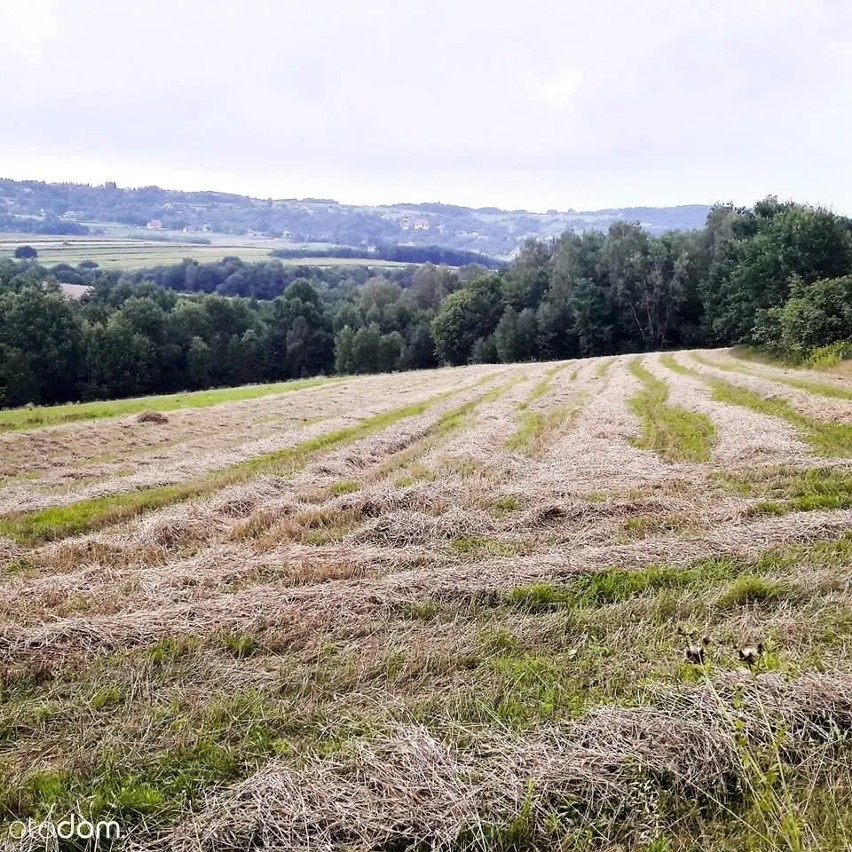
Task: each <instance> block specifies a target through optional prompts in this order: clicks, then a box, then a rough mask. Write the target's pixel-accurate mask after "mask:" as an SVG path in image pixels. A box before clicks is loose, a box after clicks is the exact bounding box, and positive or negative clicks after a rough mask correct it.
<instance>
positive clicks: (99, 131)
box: [0, 0, 852, 213]
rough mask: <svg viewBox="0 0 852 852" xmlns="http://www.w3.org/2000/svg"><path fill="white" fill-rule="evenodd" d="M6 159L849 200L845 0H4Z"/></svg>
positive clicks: (33, 164) (401, 187)
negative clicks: (769, 194)
mask: <svg viewBox="0 0 852 852" xmlns="http://www.w3.org/2000/svg"><path fill="white" fill-rule="evenodd" d="M0 127H1V128H2V131H3V132H2V139H0V176H3V177H14V178H39V179H45V180H76V181H82V182H92V183H100V182H102V181H104V180H110V179H111V180H116V181H118V183H119V185H121V186H138V185H145V184H152V183H156V184H159V185H161V186H167V187H170V188H180V189H184V188H185V189H201V188H204V189H221V190H227V191H233V192H244V193H249V194H252V195H256V196H260V197H267V196H272V197H276V198H285V197H294V196H297V197H304V196H317V197H332V198H336V199H338V200H339V201H343V202H351V203H368V204H370V203H381V202H394V201H444V202H448V203H458V204H470V205H475V206H482V205H498V206H502V207H509V208H515V207H525V208H527V209H531V210H546V209H548V208H558V209H567V208H572V207H573V208H575V209H589V208H598V207H611V206H612V207H622V206H627V205H638V204H648V205H668V204H683V203H690V202H697V203H704V202H713V201H716V200H733V201H735V202H737V203H751V202H753V201H754V200H756V199H757V198H760V197H762V196H764V195H766V194H768V193H774V194H777V195H779V196H782V197H784V198H788V197H793V198H796V199H797V200H802V201H810V202H813V203H822V204H825V205H829V206H832V207H834V209H836V210H838V211H840V212H845V213H852V173H850V168H849V167H850V159H852V158H851V157H850V152H852V2H849V0H822V2H820V0H688V2H684V0H629V1H628V0H583V2H576V0H523V2H506V0H420V2H410V0H357V2H356V0H311V2H306V1H305V0H240V2H237V0H218V2H216V0H145V2H140V0H123V2H118V1H117V0H73V2H72V0H0Z"/></svg>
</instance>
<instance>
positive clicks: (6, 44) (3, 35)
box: [0, 0, 59, 65]
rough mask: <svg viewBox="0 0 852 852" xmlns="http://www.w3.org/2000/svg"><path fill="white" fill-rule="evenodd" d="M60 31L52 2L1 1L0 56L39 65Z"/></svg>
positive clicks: (49, 0) (27, 0) (37, 0)
mask: <svg viewBox="0 0 852 852" xmlns="http://www.w3.org/2000/svg"><path fill="white" fill-rule="evenodd" d="M58 32H59V27H58V25H57V22H56V17H55V15H54V14H53V4H52V2H51V0H0V53H7V54H11V55H12V56H15V57H18V58H20V59H25V60H26V61H27V62H29V63H30V64H32V65H36V64H38V63H39V62H41V61H42V60H43V58H44V47H45V44H46V43H47V42H48V41H50V40H51V39H53V38H55V37H56V36H57V34H58Z"/></svg>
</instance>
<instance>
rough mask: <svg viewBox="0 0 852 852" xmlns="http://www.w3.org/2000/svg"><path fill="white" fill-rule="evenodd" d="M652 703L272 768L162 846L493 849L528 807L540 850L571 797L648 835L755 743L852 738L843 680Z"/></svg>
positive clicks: (693, 692)
mask: <svg viewBox="0 0 852 852" xmlns="http://www.w3.org/2000/svg"><path fill="white" fill-rule="evenodd" d="M658 698H659V704H658V706H656V707H634V708H622V707H609V708H605V709H602V710H600V711H597V712H595V713H593V714H591V715H590V716H589V717H587V718H585V719H583V720H580V721H577V722H573V723H568V724H565V725H561V726H547V727H543V728H541V729H539V730H538V731H536V732H533V733H532V734H528V735H526V736H523V735H513V734H508V733H506V734H500V733H494V732H490V733H487V734H483V733H481V732H479V731H472V730H471V731H465V732H464V734H465V736H464V738H463V739H465V740H468V741H472V745H470V746H468V747H466V748H464V749H460V748H457V747H451V746H448V745H447V744H446V743H444V742H442V741H441V740H439V739H438V738H436V736H434V735H433V734H432V733H431V732H430V731H428V730H427V729H425V728H423V727H420V726H414V725H399V726H393V727H391V728H390V729H389V730H387V731H386V732H385V733H383V734H381V735H379V736H376V737H375V738H374V739H373V740H371V741H356V742H354V743H349V744H347V745H346V746H345V747H344V749H343V750H342V751H341V752H340V753H338V754H337V755H334V756H333V757H330V758H320V757H309V758H307V759H306V760H305V761H303V762H300V763H296V762H285V761H276V762H272V763H269V764H267V765H266V766H265V767H263V768H262V769H261V770H260V771H259V772H258V773H256V774H255V775H253V776H251V777H250V778H248V779H247V780H245V781H243V782H241V783H239V784H237V785H235V786H234V787H232V788H230V789H228V790H226V791H224V792H222V793H221V794H219V795H217V796H215V797H211V798H210V799H209V800H208V802H207V804H206V807H205V808H204V809H203V810H202V811H201V813H199V814H198V815H197V816H196V817H194V818H192V819H190V820H189V821H187V822H185V823H184V824H182V825H180V826H178V827H177V828H176V829H175V830H173V832H171V834H170V835H167V836H166V837H163V838H161V840H160V842H159V843H158V844H157V848H162V849H169V850H174V852H208V850H209V851H210V852H212V850H216V851H217V852H232V851H233V852H237V850H244V849H247V848H252V849H269V850H271V849H287V850H291V852H307V850H329V852H331V850H356V849H357V850H381V849H388V848H391V847H393V848H397V847H398V848H412V847H414V846H416V845H417V844H418V843H422V844H423V845H424V847H425V848H429V849H433V850H438V849H447V850H448V849H450V848H452V849H469V850H473V849H487V848H490V847H489V846H488V843H487V836H488V835H487V833H486V828H487V826H501V825H503V826H505V825H508V824H509V823H511V821H512V819H513V818H514V817H515V815H517V814H518V813H520V812H522V811H523V812H524V813H526V815H527V820H526V823H527V825H528V828H529V830H530V831H531V833H532V836H535V835H537V834H539V833H540V834H539V837H540V839H541V840H542V841H544V839H545V835H544V832H545V831H546V820H547V816H548V814H549V813H551V811H552V808H553V807H554V806H556V805H561V806H562V807H563V808H564V807H565V806H566V805H567V804H569V803H571V802H573V803H575V805H574V806H575V807H576V808H578V809H579V810H580V811H586V813H587V815H588V817H589V818H592V817H593V816H595V815H600V814H602V813H608V814H614V815H615V817H616V818H618V819H620V820H622V821H623V822H625V823H628V824H629V825H630V827H631V828H632V829H633V830H634V831H636V832H641V831H644V830H647V829H649V828H653V826H654V823H655V820H656V806H655V801H656V799H655V797H656V795H658V791H659V790H660V789H661V788H665V789H666V790H667V791H668V795H675V796H678V797H682V798H684V799H686V800H688V801H691V802H696V801H699V802H700V801H710V802H716V803H725V802H727V801H728V800H729V798H730V795H731V791H732V790H735V789H736V788H737V786H740V787H748V785H749V783H750V774H749V773H750V766H751V762H750V758H749V757H748V752H749V751H750V750H751V749H753V748H755V747H756V746H759V745H760V744H765V743H767V742H780V747H781V748H782V749H784V750H785V751H786V752H787V753H788V754H791V755H793V754H796V753H797V752H798V751H807V752H810V751H812V749H813V746H814V743H826V744H828V745H829V746H830V744H831V743H832V742H838V743H839V741H840V739H841V738H842V737H843V735H844V733H845V734H848V733H849V731H850V729H852V681H850V679H849V677H848V676H841V675H836V676H832V675H807V676H804V677H802V678H800V679H798V680H794V681H792V682H791V683H786V682H785V681H783V680H782V679H781V678H780V677H778V676H777V675H764V676H759V677H757V678H752V677H751V676H750V675H748V674H747V673H743V674H732V675H728V676H726V678H725V679H723V680H722V681H721V682H719V683H715V682H714V683H708V684H707V685H704V686H700V687H695V688H690V689H681V690H671V691H669V692H667V693H662V694H661V695H659V696H658ZM779 738H780V740H779ZM138 848H140V849H141V848H144V847H143V846H139V847H138Z"/></svg>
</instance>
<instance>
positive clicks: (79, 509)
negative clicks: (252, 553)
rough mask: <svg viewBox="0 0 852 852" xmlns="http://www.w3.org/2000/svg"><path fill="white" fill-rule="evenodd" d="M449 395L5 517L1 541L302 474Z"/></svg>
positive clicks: (114, 519)
mask: <svg viewBox="0 0 852 852" xmlns="http://www.w3.org/2000/svg"><path fill="white" fill-rule="evenodd" d="M454 393H458V391H446V392H444V393H440V394H437V395H436V396H432V397H430V398H429V399H427V400H424V401H423V402H419V403H415V404H414V405H407V406H404V407H402V408H395V409H392V410H391V411H386V412H383V413H381V414H376V415H373V416H372V417H368V418H366V419H365V420H362V421H361V422H360V423H357V424H355V425H354V426H347V427H344V428H343V429H337V430H335V431H333V432H328V433H327V434H324V435H317V436H316V437H314V438H310V439H308V440H307V441H302V442H301V443H299V444H296V445H295V446H293V447H287V448H286V449H283V450H276V451H275V452H271V453H266V454H264V455H262V456H258V457H257V458H253V459H249V460H247V461H244V462H239V463H237V464H234V465H229V466H228V467H225V468H221V469H220V470H215V471H212V472H211V473H209V474H207V475H206V476H202V477H198V478H197V479H193V480H189V481H187V482H181V483H178V484H176V485H167V486H161V487H158V488H149V489H146V490H143V491H134V492H132V493H129V494H119V495H116V496H112V497H98V498H94V499H91V500H81V501H79V502H77V503H69V504H66V505H63V506H52V507H50V508H48V509H43V510H41V511H38V512H29V513H23V514H18V515H12V516H8V517H6V518H3V519H0V535H5V536H8V537H10V538H13V539H14V540H15V541H17V542H18V543H19V544H22V545H36V544H40V543H42V542H45V541H55V540H57V539H61V538H67V537H68V536H72V535H78V534H80V533H83V532H89V531H92V530H96V529H101V528H102V527H105V526H109V525H111V524H115V523H118V522H120V521H124V520H128V519H129V518H133V517H136V516H138V515H141V514H143V513H144V512H148V511H151V510H153V509H160V508H162V507H164V506H169V505H172V504H174V503H179V502H182V501H184V500H189V499H192V498H194V497H201V496H204V495H206V494H212V493H213V492H215V491H218V490H220V489H222V488H225V487H227V486H229V485H236V484H238V483H241V482H245V481H247V480H249V479H251V478H252V477H255V476H257V475H259V474H272V475H277V476H287V475H290V474H292V473H294V472H295V471H297V470H299V469H301V468H303V467H304V466H305V465H306V464H308V462H309V461H311V460H312V459H313V458H314V457H315V456H317V455H319V454H320V453H323V452H326V451H328V450H331V449H334V448H335V447H339V446H341V445H342V444H348V443H352V442H354V441H357V440H359V439H361V438H366V437H367V436H369V435H371V434H373V433H375V432H378V431H380V430H382V429H385V428H387V427H388V426H392V425H393V424H395V423H397V422H399V421H400V420H404V419H406V418H408V417H416V416H417V415H419V414H423V413H424V412H425V411H427V410H428V409H429V408H431V407H432V406H434V405H437V404H438V403H439V402H441V401H443V400H444V399H446V398H448V397H449V396H451V395H453V394H454Z"/></svg>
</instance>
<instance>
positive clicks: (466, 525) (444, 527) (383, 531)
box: [349, 506, 498, 547]
mask: <svg viewBox="0 0 852 852" xmlns="http://www.w3.org/2000/svg"><path fill="white" fill-rule="evenodd" d="M497 529H498V522H497V521H496V520H495V518H494V516H493V515H490V514H488V513H487V512H483V511H476V510H470V509H465V508H463V507H461V506H453V507H452V508H451V509H449V510H448V511H447V512H445V513H444V514H443V515H440V516H438V517H434V516H432V515H425V514H423V513H422V512H411V511H395V512H387V513H385V514H383V515H381V516H380V517H378V518H376V519H375V520H373V521H371V522H370V523H369V524H366V525H365V526H363V527H361V529H359V530H358V531H357V532H355V533H353V534H352V535H351V537H350V539H349V540H350V541H351V543H352V544H375V545H381V546H383V547H405V546H408V545H415V544H429V543H430V542H433V541H446V540H449V539H453V538H466V537H470V536H481V535H488V534H490V533H494V532H496V531H497Z"/></svg>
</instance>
